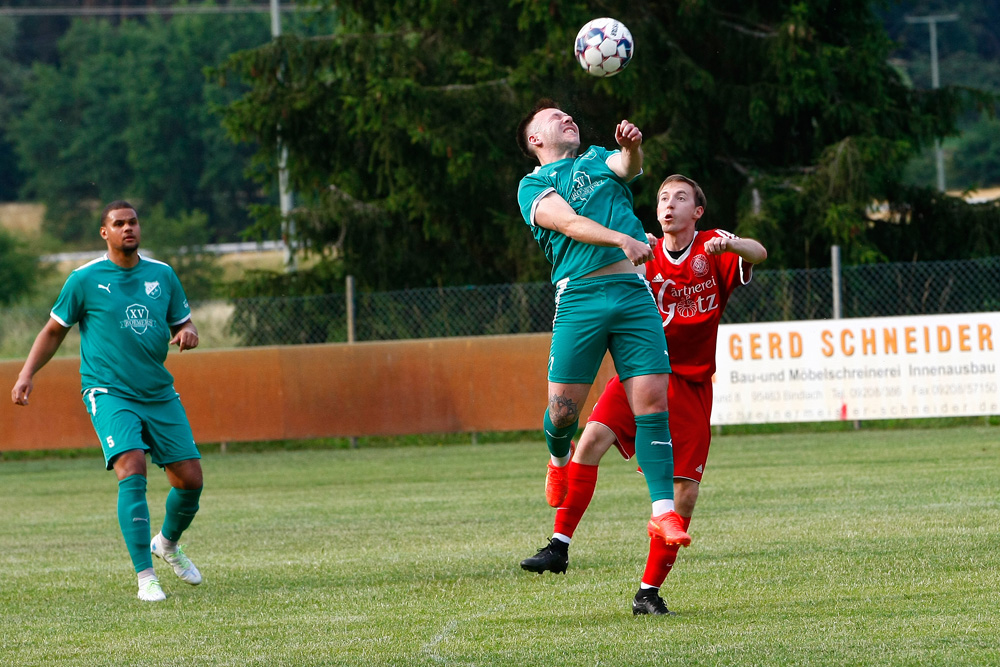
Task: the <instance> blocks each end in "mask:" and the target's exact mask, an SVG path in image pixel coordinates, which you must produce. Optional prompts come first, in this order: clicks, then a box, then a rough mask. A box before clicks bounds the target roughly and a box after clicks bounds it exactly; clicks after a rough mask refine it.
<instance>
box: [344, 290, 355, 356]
mask: <svg viewBox="0 0 1000 667" xmlns="http://www.w3.org/2000/svg"><path fill="white" fill-rule="evenodd" d="M344 299H345V301H346V302H347V303H346V305H347V342H348V343H353V342H354V276H347V278H345V279H344Z"/></svg>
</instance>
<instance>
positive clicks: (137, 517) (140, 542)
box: [118, 475, 153, 572]
mask: <svg viewBox="0 0 1000 667" xmlns="http://www.w3.org/2000/svg"><path fill="white" fill-rule="evenodd" d="M118 525H119V526H120V527H121V530H122V537H124V538H125V546H126V548H128V555H129V556H130V557H131V558H132V565H133V566H134V567H135V571H136V572H142V571H143V570H145V569H146V568H150V567H153V556H152V555H151V554H150V553H149V542H150V540H151V539H152V537H151V535H150V533H149V507H148V506H147V505H146V478H145V477H144V476H142V475H130V476H129V477H126V478H125V479H123V480H121V481H120V482H118Z"/></svg>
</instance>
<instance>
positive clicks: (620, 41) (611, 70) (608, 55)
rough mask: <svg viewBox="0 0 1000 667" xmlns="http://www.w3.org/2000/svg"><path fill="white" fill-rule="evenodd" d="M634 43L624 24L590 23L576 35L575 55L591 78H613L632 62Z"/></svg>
mask: <svg viewBox="0 0 1000 667" xmlns="http://www.w3.org/2000/svg"><path fill="white" fill-rule="evenodd" d="M634 50H635V42H633V41H632V33H631V32H629V29H628V28H626V27H625V24H624V23H622V22H621V21H616V20H615V19H611V18H600V19H594V20H593V21H589V22H588V23H587V24H586V25H585V26H583V27H582V28H580V32H578V33H577V34H576V44H575V47H574V52H575V54H576V59H577V60H578V61H579V62H580V67H582V68H583V69H585V70H586V71H587V74H590V75H592V76H600V77H605V76H614V75H615V74H618V72H620V71H622V70H623V69H625V67H626V66H627V65H628V64H629V61H631V60H632V52H633V51H634Z"/></svg>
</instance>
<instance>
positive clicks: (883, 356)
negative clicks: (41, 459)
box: [712, 313, 1000, 424]
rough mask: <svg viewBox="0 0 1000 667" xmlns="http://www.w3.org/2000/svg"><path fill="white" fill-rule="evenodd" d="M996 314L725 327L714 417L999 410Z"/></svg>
mask: <svg viewBox="0 0 1000 667" xmlns="http://www.w3.org/2000/svg"><path fill="white" fill-rule="evenodd" d="M998 344H1000V313H966V314H958V315H921V316H908V317H877V318H857V319H841V320H808V321H798V322H761V323H756V324H727V325H722V326H720V327H719V341H718V347H717V353H716V359H717V366H718V367H717V369H716V374H715V401H714V404H713V409H712V423H713V424H759V423H765V422H801V421H834V420H840V419H845V420H847V419H849V420H864V419H900V418H915V417H956V416H974V415H995V414H1000V389H998V384H1000V374H998V372H997V369H998V368H1000V352H998V347H997V345H998Z"/></svg>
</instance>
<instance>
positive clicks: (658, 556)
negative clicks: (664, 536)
mask: <svg viewBox="0 0 1000 667" xmlns="http://www.w3.org/2000/svg"><path fill="white" fill-rule="evenodd" d="M681 519H683V520H684V531H685V532H687V529H688V526H690V525H691V517H689V516H682V517H681ZM680 548H681V546H680V545H679V544H667V543H666V542H664V541H663V540H661V539H659V538H656V537H651V538H649V556H648V557H647V558H646V571H645V572H643V573H642V583H644V584H646V585H647V586H655V587H656V588H659V587H660V586H662V585H663V582H664V580H665V579H666V578H667V575H668V574H670V569H671V568H672V567H673V566H674V561H676V560H677V552H678V551H679V550H680Z"/></svg>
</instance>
